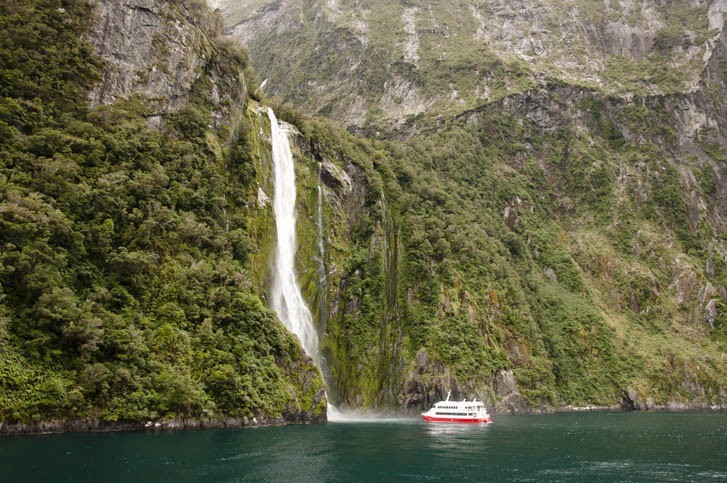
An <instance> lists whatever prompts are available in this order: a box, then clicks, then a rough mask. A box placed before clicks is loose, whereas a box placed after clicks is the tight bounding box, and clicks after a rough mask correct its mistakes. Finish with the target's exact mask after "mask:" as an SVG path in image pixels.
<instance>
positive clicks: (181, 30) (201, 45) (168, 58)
mask: <svg viewBox="0 0 727 483" xmlns="http://www.w3.org/2000/svg"><path fill="white" fill-rule="evenodd" d="M220 35H221V24H220V22H219V19H218V18H217V17H216V16H215V15H214V14H212V13H210V12H209V10H208V9H207V7H206V5H205V4H204V3H200V2H197V1H194V0H180V1H172V2H160V1H157V0H97V1H96V8H95V12H94V17H93V22H92V25H91V29H90V31H89V38H90V40H91V42H92V44H93V46H94V47H95V50H96V52H97V53H98V55H99V56H101V58H102V59H103V60H104V61H105V66H104V70H103V80H102V81H101V82H100V83H99V84H98V85H97V86H96V87H95V88H94V89H93V91H91V93H90V100H91V103H92V104H93V105H104V104H110V103H113V102H115V101H116V100H117V99H122V98H128V97H131V96H140V97H142V98H143V99H144V101H145V102H146V103H147V106H148V107H149V109H150V111H151V113H150V114H149V115H148V116H149V117H148V118H149V119H150V121H151V122H152V123H156V124H159V123H160V121H161V116H162V115H163V114H165V113H168V112H174V111H178V110H179V109H181V108H182V107H183V106H184V105H185V104H186V103H187V101H188V99H189V98H190V95H191V93H192V91H193V89H194V88H195V85H197V84H199V83H200V82H204V81H205V80H210V81H211V83H210V84H209V85H207V86H205V87H204V88H203V90H204V91H205V92H204V93H203V94H202V95H203V96H205V97H207V98H208V99H209V101H210V102H209V103H210V104H211V105H213V106H215V109H214V110H213V113H212V114H213V119H214V123H215V126H216V127H218V126H220V125H221V124H223V123H225V122H229V121H230V117H231V115H230V112H231V111H232V110H233V107H234V106H235V105H242V104H244V102H245V98H246V95H247V91H246V83H245V79H244V76H243V75H242V73H241V72H238V71H236V70H235V68H236V67H237V68H240V67H244V66H240V65H239V64H240V59H239V58H235V57H234V56H235V55H237V54H235V53H232V52H227V51H225V48H224V45H223V44H220V43H219V42H217V43H216V42H215V41H213V40H214V39H215V38H216V37H219V36H220ZM225 56H228V57H229V58H225ZM231 68H232V70H230V69H231Z"/></svg>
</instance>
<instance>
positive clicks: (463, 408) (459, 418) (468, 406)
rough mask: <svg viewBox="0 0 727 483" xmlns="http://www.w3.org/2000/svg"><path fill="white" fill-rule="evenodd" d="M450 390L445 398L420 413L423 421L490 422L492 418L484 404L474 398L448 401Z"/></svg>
mask: <svg viewBox="0 0 727 483" xmlns="http://www.w3.org/2000/svg"><path fill="white" fill-rule="evenodd" d="M450 394H451V391H450V392H448V393H447V399H446V400H444V401H439V402H438V403H435V404H434V406H433V407H432V408H431V409H430V410H429V411H427V412H425V413H422V419H423V420H424V421H430V422H439V423H491V422H492V419H491V418H490V415H489V414H487V409H485V404H484V403H483V402H482V401H478V400H477V398H474V399H473V400H472V401H468V400H466V399H464V400H462V401H450V400H449V396H450Z"/></svg>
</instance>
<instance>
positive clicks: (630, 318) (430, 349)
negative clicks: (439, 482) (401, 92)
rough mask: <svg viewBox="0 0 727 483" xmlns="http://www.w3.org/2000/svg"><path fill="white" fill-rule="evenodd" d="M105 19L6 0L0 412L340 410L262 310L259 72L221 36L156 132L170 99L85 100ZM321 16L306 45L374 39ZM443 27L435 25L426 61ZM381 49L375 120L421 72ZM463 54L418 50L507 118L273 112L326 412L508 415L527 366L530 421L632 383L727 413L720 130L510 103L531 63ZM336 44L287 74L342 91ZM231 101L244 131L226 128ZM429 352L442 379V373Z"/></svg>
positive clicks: (2, 28)
mask: <svg viewBox="0 0 727 483" xmlns="http://www.w3.org/2000/svg"><path fill="white" fill-rule="evenodd" d="M591 3H592V4H593V5H592V6H594V8H595V6H597V5H598V4H597V2H591ZM395 7H396V8H395ZM398 7H399V6H391V5H389V6H388V7H387V8H388V10H386V9H384V10H380V11H378V10H377V13H376V15H381V16H388V17H391V18H394V19H396V18H398V17H397V15H398V13H397V12H398V10H399V9H398ZM392 12H393V13H392ZM690 12H691V10H690V11H686V10H685V15H687V14H690V15H691V13H690ZM90 13H91V12H90V7H89V6H88V5H86V4H84V3H83V2H66V1H62V0H37V1H33V2H20V1H11V2H9V3H8V2H6V3H5V4H3V5H2V6H0V79H2V82H1V83H0V187H1V189H0V419H2V420H4V421H8V422H28V421H39V420H47V419H50V418H85V417H88V418H97V419H101V420H104V421H141V420H147V419H163V418H173V417H182V418H190V417H192V418H223V417H228V416H232V417H243V416H248V417H251V416H257V415H267V416H270V417H276V418H277V417H282V416H290V417H292V418H294V417H297V416H296V415H299V414H301V413H302V414H304V415H307V416H306V417H308V418H309V419H310V418H315V417H316V416H319V415H321V414H322V413H323V411H324V410H325V405H324V404H325V402H324V401H323V399H322V397H321V396H322V394H321V390H322V387H323V383H322V380H321V377H320V375H319V372H318V370H317V369H316V368H314V367H313V366H312V364H311V363H310V361H309V359H307V358H305V357H304V355H303V354H302V351H301V349H300V346H299V344H298V343H297V341H296V340H295V338H294V337H293V336H292V335H290V334H289V333H287V331H286V330H285V329H284V328H283V327H282V325H281V324H280V323H279V321H277V319H276V318H275V316H274V314H273V313H272V312H271V311H270V310H268V309H266V308H265V306H264V304H263V302H262V300H263V299H264V294H265V290H266V285H267V283H268V276H269V273H268V272H269V266H270V264H269V262H270V255H271V254H270V248H271V247H272V246H273V241H274V240H273V237H274V230H273V214H272V209H271V207H270V206H269V204H266V201H265V199H266V196H268V197H269V196H270V195H271V194H272V186H271V177H270V175H269V173H270V169H271V159H270V152H269V144H268V140H267V134H266V133H267V132H268V125H267V123H268V121H267V118H266V116H264V115H263V114H261V110H260V108H261V107H262V106H261V105H260V104H258V103H257V102H256V101H255V100H253V99H252V96H253V94H250V93H249V94H248V95H247V96H246V100H245V105H240V106H232V105H230V103H231V102H232V101H230V100H228V99H233V98H234V97H233V94H232V93H239V92H244V90H245V86H244V83H245V82H244V79H243V78H249V77H250V76H249V74H250V70H249V68H248V65H247V63H248V61H247V58H246V56H245V55H244V54H243V53H241V52H239V51H237V50H236V49H234V48H233V47H231V46H230V45H229V44H226V43H220V42H216V41H213V40H210V41H209V42H210V43H209V49H208V50H206V51H205V52H206V54H205V55H209V56H210V57H211V58H210V59H209V63H210V65H211V66H213V68H211V70H214V76H213V75H211V74H210V75H205V76H202V77H201V78H200V79H199V80H198V81H197V83H196V84H195V85H194V86H193V87H192V89H191V92H190V93H189V101H188V103H187V105H186V106H184V107H183V108H181V109H180V110H178V111H176V112H171V113H166V114H164V116H163V128H162V129H156V128H151V127H149V124H148V122H147V119H148V118H149V117H150V115H151V114H152V111H151V109H152V108H151V107H149V106H150V102H149V100H148V99H144V98H142V97H132V98H130V99H123V100H119V101H118V102H116V103H115V104H113V105H109V106H104V107H97V108H92V107H90V106H89V105H87V103H86V102H85V99H87V93H88V91H89V89H90V88H92V86H93V85H94V83H95V82H97V81H98V80H99V79H100V78H101V77H102V72H103V69H104V65H103V64H102V62H100V61H99V60H98V59H97V58H96V57H95V56H94V55H93V54H92V49H91V48H90V46H89V45H88V43H87V42H86V41H85V40H84V32H85V31H86V29H87V28H88V21H89V15H90ZM350 20H351V19H346V22H349V21H350ZM319 21H322V20H319ZM684 22H687V20H684ZM324 23H325V22H324ZM687 23H688V22H687ZM688 24H689V23H688ZM372 25H376V27H372V28H385V27H386V24H385V23H381V24H377V23H376V22H372ZM452 25H453V24H452ZM689 25H691V24H689ZM325 26H326V28H329V30H325V29H324V31H323V33H321V34H320V36H319V35H318V34H316V35H312V34H311V36H310V37H306V38H304V39H302V40H301V39H298V40H301V42H303V40H304V41H305V42H307V43H306V44H305V45H306V46H307V47H309V48H311V49H313V48H314V47H315V46H316V45H319V44H325V43H326V42H327V39H329V38H330V39H337V41H338V42H344V43H346V42H351V43H355V40H354V37H355V35H353V34H350V36H349V34H348V33H345V32H344V33H341V32H338V31H336V30H335V29H333V28H332V27H331V26H330V24H326V25H325ZM349 26H350V25H349ZM438 28H441V29H444V26H443V24H440V25H439V27H438ZM473 28H474V27H473ZM399 33H401V32H399ZM445 33H446V30H436V29H433V30H432V31H426V32H422V34H421V38H420V42H421V45H427V46H430V45H431V46H433V45H435V44H436V42H435V40H436V39H439V40H440V41H441V42H442V43H444V42H445V40H443V39H448V38H449V37H447V36H446V35H445ZM392 35H398V34H395V33H392ZM452 37H455V36H454V35H453V36H452ZM294 38H296V37H294ZM294 38H291V41H292V40H293V39H294ZM397 38H398V37H397ZM402 39H403V37H402ZM400 40H401V39H400ZM452 42H455V40H452ZM456 42H464V41H463V40H462V38H461V37H459V38H458V40H456ZM456 42H455V44H456ZM332 45H334V44H332ZM335 45H338V44H335ZM386 45H387V43H386V42H380V41H378V40H375V39H374V40H372V41H371V42H370V43H369V44H368V45H367V47H366V49H365V51H364V52H363V53H362V55H364V56H370V58H371V59H373V60H374V61H375V62H377V66H378V67H377V68H375V69H370V70H367V73H366V75H367V76H369V77H367V78H366V79H365V83H364V84H362V85H361V88H360V89H359V90H358V91H356V92H357V93H358V95H360V96H361V99H363V102H364V104H366V105H367V106H369V107H370V108H372V109H373V107H375V106H374V104H375V102H374V100H377V99H380V98H381V96H382V95H383V94H384V92H385V91H386V90H387V89H389V87H391V86H390V85H389V86H388V87H386V84H387V82H389V81H390V80H391V78H390V77H389V73H390V69H394V71H395V72H396V73H397V75H399V76H400V77H401V78H403V76H404V75H405V74H407V73H408V70H407V69H410V66H408V65H407V62H403V61H402V59H399V58H397V59H395V60H394V61H393V62H389V60H387V57H386V54H387V52H388V50H387V49H386ZM456 45H459V44H456ZM340 52H344V50H343V48H342V49H341V50H340ZM432 52H433V51H432ZM273 54H274V52H272V53H270V55H273ZM465 54H466V52H462V51H459V50H457V49H456V48H455V49H450V50H447V56H445V57H444V58H443V59H442V60H441V61H439V60H435V59H426V58H424V57H422V58H420V60H421V62H422V66H421V68H419V69H414V70H415V72H414V74H416V75H415V76H414V77H413V79H415V80H414V81H412V82H413V84H412V85H415V86H416V87H417V89H418V90H419V91H418V92H421V93H423V94H424V95H425V96H426V97H427V98H430V97H432V98H433V97H435V96H436V92H437V91H438V88H439V87H441V85H443V84H447V86H448V89H450V90H452V91H454V90H457V91H460V92H465V91H471V90H473V89H476V85H477V83H478V82H479V81H476V82H473V79H472V78H471V77H468V76H467V73H469V72H470V71H474V72H477V76H486V77H487V78H488V80H487V83H488V86H489V88H490V94H489V96H490V97H488V99H487V103H485V104H484V105H483V104H482V101H478V100H477V99H478V98H476V96H469V95H468V96H465V95H461V96H460V97H461V98H462V99H463V100H464V104H463V105H462V106H463V107H462V106H461V107H462V109H459V108H457V109H453V110H449V107H447V106H448V105H449V104H448V103H447V102H443V103H442V104H436V105H435V104H433V105H432V106H434V107H433V108H432V111H431V112H425V113H421V114H419V116H420V117H418V118H417V119H415V120H414V122H416V123H419V122H420V121H421V124H420V125H428V126H431V130H430V131H429V132H426V133H424V132H419V133H417V132H416V131H414V130H412V132H411V135H410V137H409V138H408V139H406V140H400V141H394V140H386V141H385V140H380V139H379V140H376V139H367V138H363V137H360V136H356V135H353V134H351V133H349V132H347V131H345V130H343V129H341V128H340V127H338V126H337V125H335V124H334V123H333V122H331V121H326V120H320V119H309V118H307V117H305V116H304V115H302V114H300V113H299V112H297V111H296V110H295V109H292V108H291V107H290V106H288V105H286V104H282V103H281V102H279V101H278V100H269V101H268V102H271V103H272V104H274V107H275V110H276V112H277V113H278V117H279V118H281V119H284V120H286V121H288V122H290V123H292V124H293V125H295V127H296V128H297V129H298V130H299V133H300V134H299V135H297V136H296V139H295V141H296V142H295V143H294V150H295V151H296V152H295V154H296V161H297V162H296V170H297V176H298V177H297V179H298V220H297V223H298V242H299V245H300V249H299V252H298V265H299V266H298V268H299V273H300V281H301V285H302V287H303V290H304V292H305V294H306V298H307V300H309V301H310V304H311V309H312V312H313V314H314V315H315V318H316V320H317V323H318V326H319V330H320V333H321V334H323V341H322V342H323V344H322V345H323V354H322V355H323V358H324V360H325V362H324V367H323V370H324V373H326V374H327V375H328V376H329V381H328V382H329V385H330V387H329V394H330V395H331V397H332V398H334V399H335V400H336V402H339V403H343V404H344V405H348V406H356V407H378V406H396V405H398V404H399V401H400V400H401V397H402V393H403V391H404V390H405V389H404V388H406V387H407V386H408V383H409V382H414V383H416V384H414V385H415V386H417V384H419V383H421V384H420V385H419V386H417V388H418V389H421V390H424V391H430V392H432V394H433V392H434V390H435V385H436V384H439V385H447V386H448V385H451V384H454V382H455V381H456V384H457V385H458V386H459V388H460V389H461V391H462V392H464V393H465V394H467V395H469V394H477V395H478V396H479V397H482V398H490V401H491V402H493V403H494V402H497V401H495V400H494V398H495V397H496V395H495V388H494V386H493V381H494V380H495V379H496V378H497V376H498V374H501V373H502V371H512V373H513V374H514V375H515V377H516V380H517V383H518V386H519V387H518V389H519V391H520V394H521V395H522V396H523V397H524V399H525V400H526V401H527V402H528V403H529V404H530V405H531V406H533V407H539V406H559V405H566V404H579V405H580V404H616V403H618V401H619V399H620V398H621V396H622V395H623V394H624V392H625V391H629V390H634V391H636V393H637V394H638V395H639V397H640V398H642V399H644V400H647V399H651V400H652V402H653V403H654V404H666V403H667V402H670V401H677V402H678V401H694V402H696V403H698V404H712V403H717V404H723V403H724V397H725V396H724V392H723V388H724V381H726V380H727V374H726V373H725V365H724V364H723V358H724V352H725V343H727V339H725V337H727V318H726V314H727V309H725V301H724V300H723V298H722V296H721V295H720V292H719V291H720V289H721V288H723V287H724V286H725V284H727V279H725V277H726V275H725V273H727V271H725V267H726V266H727V260H725V253H727V249H725V243H727V240H726V239H725V237H724V235H723V234H722V233H720V232H719V230H718V229H715V226H718V225H716V224H715V225H713V220H716V219H718V218H719V216H721V211H720V210H721V206H722V205H720V203H722V204H723V199H722V198H720V196H723V194H722V193H721V190H720V189H719V186H718V183H719V180H722V179H725V176H727V173H725V164H724V162H723V160H724V148H723V147H721V146H720V145H719V143H718V142H717V141H718V138H717V136H715V135H714V133H709V132H704V133H701V134H700V135H701V136H702V137H703V139H701V142H702V146H701V148H702V149H701V151H700V149H699V147H698V146H695V147H693V149H692V151H691V152H690V153H689V156H687V155H686V154H685V153H684V152H682V151H681V150H680V148H679V146H678V145H677V144H678V143H677V141H676V140H677V139H678V133H676V132H675V131H674V129H673V128H672V127H671V126H673V125H674V122H673V120H672V118H671V114H670V113H669V111H668V109H667V107H665V104H660V102H659V101H658V100H649V103H646V102H636V101H642V99H636V101H635V102H633V103H631V102H629V103H626V102H625V101H623V102H622V101H619V100H617V99H612V98H608V97H604V96H603V95H601V94H600V93H599V92H596V91H587V90H584V89H581V88H576V87H572V86H568V85H565V84H563V83H560V82H557V81H553V82H552V83H549V84H547V86H545V85H544V86H543V88H542V89H540V90H538V91H533V92H529V93H526V94H513V93H517V92H520V91H523V90H525V89H529V88H530V87H532V86H533V84H532V79H531V77H530V76H531V73H530V70H529V68H528V66H525V65H524V64H523V63H522V62H520V61H518V60H514V59H502V58H499V57H498V56H496V55H493V54H492V53H491V52H490V51H488V50H487V49H484V48H483V49H481V50H478V59H477V61H476V62H475V61H470V60H469V58H468V56H467V55H465ZM336 55H338V56H339V57H336V56H335V55H333V54H332V57H330V58H329V60H330V66H329V67H330V69H329V70H328V71H324V70H322V69H318V68H317V66H316V65H311V64H307V63H306V62H307V60H306V58H303V57H301V58H300V59H299V61H298V63H295V64H293V70H292V72H293V73H296V72H298V70H297V69H300V72H303V71H306V72H308V71H311V70H315V72H318V73H321V75H322V76H323V77H328V76H330V75H332V74H333V71H334V70H335V71H340V70H341V69H340V65H339V63H340V61H341V58H340V56H341V55H343V54H341V53H339V54H336ZM422 55H424V54H422ZM427 55H428V54H427ZM367 58H368V57H367ZM21 60H22V61H21ZM429 61H432V62H434V63H433V64H431V65H427V62H429ZM437 62H439V63H437ZM332 66H335V69H334V68H333V67H332ZM627 67H628V68H631V67H633V65H630V66H626V67H624V68H627ZM361 68H362V69H366V67H365V65H364V66H362V67H361ZM657 74H659V72H658V71H654V75H655V76H656V75H657ZM215 76H217V77H216V78H215ZM323 77H322V78H323ZM295 78H296V77H295V76H294V75H293V76H291V80H292V81H294V79H295ZM431 79H433V82H434V81H436V82H435V84H436V85H435V84H428V82H429V80H431ZM674 81H675V82H676V80H674ZM669 82H671V81H669ZM213 92H216V94H219V97H220V98H221V99H222V100H221V101H219V102H220V103H221V104H223V109H222V110H223V112H226V113H236V114H230V118H229V119H226V120H224V121H223V122H219V118H218V117H215V116H218V115H219V111H216V110H215V109H216V107H217V104H216V102H218V101H215V100H214V99H213ZM339 94H340V93H338V94H337V93H335V92H334V93H332V94H331V96H330V97H326V98H325V99H324V101H323V102H322V105H323V106H324V109H326V107H325V106H328V108H327V109H329V110H330V112H331V113H333V112H334V110H335V109H334V108H335V107H336V106H337V105H338V104H337V103H338V102H339V101H341V98H340V97H336V96H338V95H339ZM254 96H255V97H256V98H258V99H257V101H259V100H260V99H259V97H260V94H259V93H255V94H254ZM300 99H305V96H304V94H303V93H301V97H300ZM377 102H378V101H377ZM396 102H398V101H396V100H394V104H396ZM404 104H405V103H404ZM372 106H373V107H372ZM465 108H472V109H470V110H468V111H464V109H465ZM372 112H375V111H372V110H369V114H370V115H371V117H370V121H371V126H370V127H372V128H377V126H378V127H380V124H378V122H379V121H380V120H381V119H380V118H377V116H375V115H372V114H371V113H372ZM456 112H460V113H462V114H459V115H457V116H453V115H446V116H445V115H442V114H443V113H449V114H453V113H456ZM440 115H441V117H439V118H437V116H440ZM213 120H214V121H213ZM214 123H218V124H220V126H219V127H217V128H213V127H212V125H213V124H214ZM410 126H411V124H410ZM634 133H638V135H634ZM378 137H380V138H384V137H386V136H385V133H382V132H379V133H378ZM319 189H320V194H319ZM319 196H320V199H321V200H322V201H321V203H319ZM319 217H320V218H321V219H322V220H323V229H322V230H321V229H320V228H319V227H318V226H317V221H318V219H319ZM321 247H323V250H321ZM708 304H711V306H710V307H712V308H711V309H709V310H708V309H707V306H708ZM710 310H711V312H710ZM419 354H426V355H427V356H428V358H429V360H430V362H431V364H430V365H429V366H428V367H426V368H421V372H418V371H419V369H420V368H419V367H418V366H417V364H418V360H417V359H418V355H419Z"/></svg>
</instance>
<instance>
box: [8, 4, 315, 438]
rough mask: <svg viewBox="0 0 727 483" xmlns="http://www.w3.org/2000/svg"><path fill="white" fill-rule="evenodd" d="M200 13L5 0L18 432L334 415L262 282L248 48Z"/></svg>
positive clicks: (181, 7)
mask: <svg viewBox="0 0 727 483" xmlns="http://www.w3.org/2000/svg"><path fill="white" fill-rule="evenodd" d="M195 9H196V11H197V13H195ZM200 13H204V14H205V15H207V14H206V11H205V9H204V6H203V5H200V4H198V3H195V2H150V1H145V0H139V1H135V2H123V4H122V3H121V2H116V1H114V0H109V1H102V2H96V3H94V4H93V5H91V4H86V3H84V2H75V1H72V2H63V1H54V0H39V1H33V2H27V1H17V2H16V1H11V2H5V3H4V4H3V5H2V7H0V52H1V54H0V77H1V78H2V79H3V81H2V82H1V83H0V85H1V87H0V131H1V132H2V135H1V136H0V159H1V161H2V163H1V164H0V186H2V189H0V420H2V424H1V426H2V431H3V432H6V431H58V430H63V429H75V430H92V429H99V428H108V427H111V428H141V427H144V426H143V425H144V424H147V425H149V424H151V423H150V421H154V422H156V423H159V424H161V422H164V423H165V424H167V423H169V424H172V425H176V426H178V427H182V426H184V427H188V426H197V427H199V426H209V425H215V426H228V425H235V426H242V425H248V424H258V423H265V422H282V421H302V420H305V421H320V420H324V419H325V407H326V406H325V394H324V390H323V385H322V381H321V377H320V372H319V370H318V369H317V368H316V367H314V366H313V364H312V362H311V360H310V358H308V357H307V356H305V354H304V352H303V351H302V349H301V348H300V344H299V343H298V342H297V341H296V340H295V338H294V336H292V335H291V334H290V333H288V332H287V331H286V330H285V328H284V327H283V325H282V324H281V323H280V322H279V321H278V320H277V318H276V317H275V315H274V314H273V313H272V312H271V311H270V310H268V309H266V308H265V306H264V305H263V304H262V302H261V300H260V297H259V295H258V294H257V293H256V291H255V289H254V287H255V286H256V280H254V279H253V277H252V276H251V275H250V272H251V269H250V267H251V263H252V262H251V259H252V258H253V256H254V253H255V252H256V251H258V250H260V247H259V245H258V244H257V241H256V240H253V239H252V238H251V236H250V229H249V228H248V217H253V216H254V215H255V214H256V213H257V204H256V203H255V202H254V201H252V202H250V203H248V200H249V198H250V197H252V200H254V199H255V196H256V194H257V191H256V186H254V187H253V186H252V184H253V183H254V180H255V176H254V172H255V167H254V163H255V162H262V161H260V158H263V157H264V156H265V155H264V154H263V153H265V152H269V149H267V147H268V143H267V142H266V141H265V140H264V139H263V138H261V137H260V136H259V135H251V134H249V133H250V132H252V133H258V132H259V131H260V130H262V129H263V128H264V126H263V125H261V124H260V119H259V118H258V116H256V115H254V114H253V113H252V112H247V111H246V103H247V102H248V100H249V99H248V96H247V90H246V86H245V81H244V79H245V75H246V74H245V70H246V68H247V59H246V57H245V56H244V54H243V53H242V52H240V51H239V50H236V49H235V48H233V47H231V46H230V45H229V44H225V43H224V42H220V41H218V40H217V38H216V36H217V35H218V34H219V32H217V33H215V32H214V31H210V30H206V29H205V28H204V27H200V25H204V23H205V18H206V17H201V16H200ZM89 32H90V35H91V36H92V40H93V42H89V41H88V38H87V35H89ZM180 33H181V34H183V35H181V39H182V40H180ZM95 35H98V36H96V37H93V36H95ZM153 47H156V48H160V47H163V50H164V51H166V54H163V53H159V52H157V55H158V57H156V58H154V59H149V57H147V56H144V55H138V54H139V52H142V53H143V52H148V51H149V49H152V48H153ZM129 59H130V61H127V60H129ZM173 59H177V62H173ZM122 60H123V61H122ZM149 60H152V61H153V62H151V63H147V61H149ZM167 68H169V69H170V71H166V70H165V69H167ZM147 69H148V70H149V72H147ZM160 71H161V72H160ZM172 72H173V73H174V74H175V75H171V74H172ZM87 99H88V100H87ZM91 101H92V102H93V103H95V104H101V105H97V106H91V105H90V104H91ZM250 102H254V101H252V100H250ZM159 126H162V127H163V128H162V129H160V128H159ZM253 150H254V151H253ZM259 216H261V217H262V216H264V215H263V214H260V215H259ZM170 421H171V422H170Z"/></svg>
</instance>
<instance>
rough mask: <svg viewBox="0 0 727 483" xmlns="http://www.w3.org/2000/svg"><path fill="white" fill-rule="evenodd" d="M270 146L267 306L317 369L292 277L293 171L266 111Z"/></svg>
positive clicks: (312, 333) (282, 137) (314, 338)
mask: <svg viewBox="0 0 727 483" xmlns="http://www.w3.org/2000/svg"><path fill="white" fill-rule="evenodd" d="M268 117H269V118H270V131H271V134H272V144H273V170H274V187H273V190H274V194H273V211H274V212H275V227H276V229H277V234H278V236H277V245H276V248H275V262H274V268H273V281H272V287H271V290H270V292H271V293H270V306H271V308H272V309H273V310H275V312H277V314H278V317H280V320H282V321H283V324H285V326H286V327H287V328H288V330H290V331H291V332H293V333H294V334H295V335H297V336H298V338H299V339H300V342H301V343H302V344H303V349H305V351H306V352H307V353H308V355H309V356H311V357H312V358H313V361H314V362H315V364H316V365H317V366H319V367H320V354H319V351H318V334H317V333H316V329H315V327H313V317H312V316H311V313H310V310H309V309H308V306H307V305H306V303H305V300H303V294H302V293H301V291H300V285H299V284H298V278H297V276H296V274H295V252H296V249H297V245H296V237H295V196H296V193H295V170H294V165H293V154H292V153H291V151H290V144H289V143H288V135H287V133H286V132H285V131H284V130H283V128H282V127H281V126H280V124H279V123H278V120H277V118H276V117H275V113H274V112H273V110H272V109H270V108H268Z"/></svg>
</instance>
